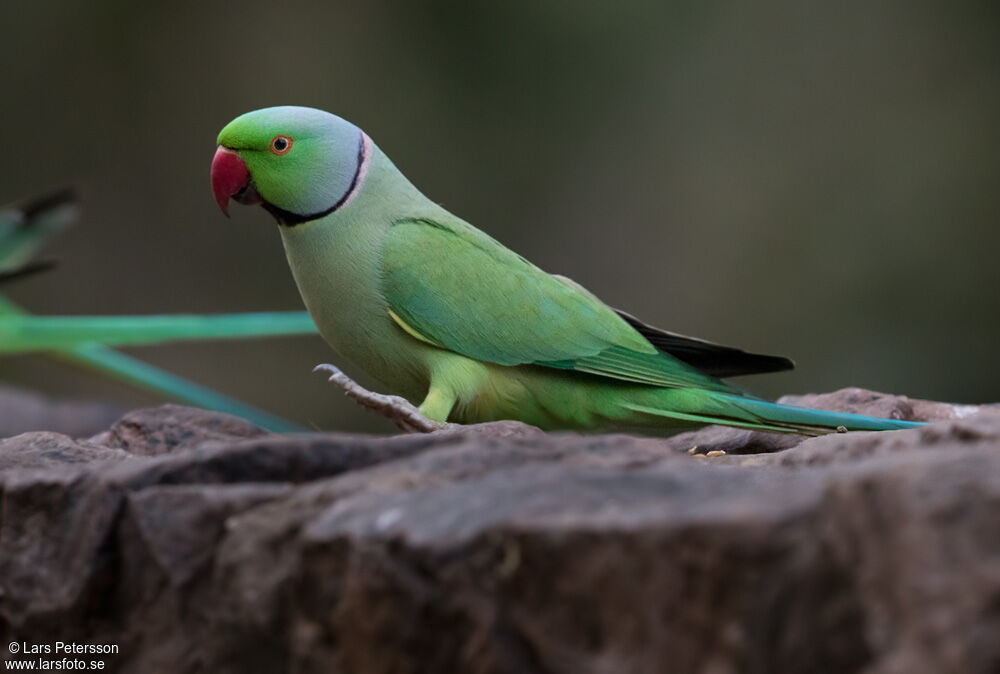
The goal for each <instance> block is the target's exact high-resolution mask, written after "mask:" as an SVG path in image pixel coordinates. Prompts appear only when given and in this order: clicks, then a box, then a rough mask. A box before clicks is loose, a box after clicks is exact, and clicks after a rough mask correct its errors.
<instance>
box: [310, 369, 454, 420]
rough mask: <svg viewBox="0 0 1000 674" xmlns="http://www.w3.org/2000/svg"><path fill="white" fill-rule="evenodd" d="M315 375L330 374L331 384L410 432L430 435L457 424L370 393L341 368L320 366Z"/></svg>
mask: <svg viewBox="0 0 1000 674" xmlns="http://www.w3.org/2000/svg"><path fill="white" fill-rule="evenodd" d="M313 372H326V373H328V374H329V375H330V378H329V380H328V381H332V382H333V383H335V384H337V385H338V386H340V387H341V388H342V389H344V393H345V394H346V395H347V397H348V398H350V399H351V400H353V401H354V402H356V403H358V404H359V405H361V406H362V407H364V408H367V409H369V410H371V411H373V412H376V413H378V414H381V415H382V416H384V417H385V418H387V419H389V420H390V421H392V422H393V423H394V424H396V425H397V426H398V427H399V428H401V429H402V430H404V431H406V432H407V433H431V432H433V431H441V430H444V429H446V428H451V427H452V426H454V424H449V423H442V422H440V421H434V420H432V419H428V418H427V417H425V416H424V415H423V414H421V413H420V410H418V409H417V408H416V407H414V406H413V405H412V404H411V403H410V402H409V401H408V400H406V399H405V398H401V397H399V396H393V395H386V394H384V393H375V392H374V391H369V390H368V389H366V388H364V387H363V386H361V385H360V384H358V383H357V382H356V381H354V380H353V379H351V378H350V377H348V376H347V375H346V374H344V373H343V372H341V371H340V368H338V367H336V366H335V365H330V364H329V363H321V364H319V365H317V366H316V367H314V368H313Z"/></svg>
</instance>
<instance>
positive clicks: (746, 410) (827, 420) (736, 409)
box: [626, 393, 924, 435]
mask: <svg viewBox="0 0 1000 674" xmlns="http://www.w3.org/2000/svg"><path fill="white" fill-rule="evenodd" d="M710 395H711V401H712V403H714V404H710V405H706V411H704V412H700V411H678V410H672V409H665V408H661V407H653V406H650V405H639V404H632V403H630V404H627V405H626V407H628V408H629V409H631V410H632V411H634V412H638V413H640V414H646V415H651V416H655V417H663V418H670V419H676V420H678V421H687V422H695V423H703V424H722V425H725V426H736V427H738V428H749V429H753V430H761V431H772V432H777V433H800V434H802V435H824V434H826V433H834V432H836V431H839V430H848V431H895V430H902V429H906V428H917V427H920V426H923V425H924V424H923V423H921V422H917V421H902V420H899V419H877V418H875V417H866V416H863V415H859V414H847V413H842V412H826V411H822V410H811V409H807V408H804V407H793V406H791V405H782V404H779V403H772V402H768V401H766V400H758V399H755V398H749V397H739V396H730V395H726V394H716V393H712V394H710Z"/></svg>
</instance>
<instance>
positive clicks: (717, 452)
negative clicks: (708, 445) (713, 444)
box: [705, 449, 726, 459]
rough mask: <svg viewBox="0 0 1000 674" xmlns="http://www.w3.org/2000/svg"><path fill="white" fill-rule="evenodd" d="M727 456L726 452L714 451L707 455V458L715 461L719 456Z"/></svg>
mask: <svg viewBox="0 0 1000 674" xmlns="http://www.w3.org/2000/svg"><path fill="white" fill-rule="evenodd" d="M725 455H726V452H725V450H722V449H713V450H712V451H711V452H708V453H707V454H705V456H707V457H708V458H710V459H714V458H715V457H717V456H725Z"/></svg>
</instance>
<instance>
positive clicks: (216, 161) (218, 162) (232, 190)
mask: <svg viewBox="0 0 1000 674" xmlns="http://www.w3.org/2000/svg"><path fill="white" fill-rule="evenodd" d="M249 184H250V171H249V170H248V169H247V165H246V163H245V162H244V161H243V160H242V159H240V156H239V155H238V154H236V152H235V151H234V150H230V149H229V148H228V147H222V146H221V145H220V146H219V149H218V150H216V151H215V157H213V158H212V193H213V194H215V203H217V204H219V208H221V209H222V212H223V213H225V214H226V217H229V200H230V199H232V198H233V197H235V196H236V195H237V194H239V193H240V192H242V191H243V190H245V189H246V188H247V186H248V185H249Z"/></svg>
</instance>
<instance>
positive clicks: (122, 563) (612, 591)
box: [0, 390, 1000, 674]
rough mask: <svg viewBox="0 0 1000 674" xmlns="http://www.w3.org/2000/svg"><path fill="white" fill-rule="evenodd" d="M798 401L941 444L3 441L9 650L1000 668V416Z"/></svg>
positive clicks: (848, 396)
mask: <svg viewBox="0 0 1000 674" xmlns="http://www.w3.org/2000/svg"><path fill="white" fill-rule="evenodd" d="M799 400H802V402H803V403H806V402H808V403H810V404H812V403H815V404H816V405H817V406H820V407H826V408H827V409H835V410H844V411H851V412H858V413H871V412H873V411H874V410H883V411H884V413H885V414H887V415H893V414H899V415H900V417H901V418H916V419H937V420H938V421H936V422H935V423H934V424H932V425H929V426H926V427H923V428H918V429H912V430H905V431H895V432H891V433H846V434H834V435H827V436H823V437H818V438H801V437H798V436H778V437H780V438H781V440H779V441H777V442H776V441H775V440H774V438H773V437H772V436H769V435H767V434H752V433H746V432H742V431H735V432H733V431H725V430H724V429H717V428H707V429H704V430H701V431H697V432H695V433H686V434H683V435H679V436H674V437H673V438H670V439H667V440H661V439H651V438H635V437H630V436H627V435H575V434H570V433H559V434H546V433H542V432H540V431H538V430H537V429H531V428H530V427H524V426H522V425H517V424H509V423H508V424H501V425H495V424H490V425H485V426H484V427H466V428H462V429H458V430H449V431H442V432H439V433H434V434H430V435H408V436H397V437H391V438H376V437H367V436H355V435H342V434H334V433H322V434H321V433H315V434H302V435H293V436H279V435H272V434H267V433H264V432H262V431H259V430H257V429H254V428H253V427H248V426H246V425H245V424H242V422H239V421H238V420H233V419H232V418H226V417H224V415H215V414H212V413H206V412H201V411H198V410H189V409H186V408H179V407H176V406H165V407H162V408H157V409H154V410H139V411H137V412H134V413H131V414H130V415H127V416H126V417H125V418H123V419H122V420H121V421H119V422H117V423H116V424H115V425H114V426H113V427H112V428H111V429H110V430H109V431H108V432H107V433H105V434H102V435H101V436H100V437H99V438H97V439H96V440H98V441H99V442H95V441H86V442H75V441H72V440H70V439H69V438H67V437H65V436H60V435H56V434H52V433H38V434H27V435H22V436H18V437H17V438H12V439H9V440H5V441H0V504H2V506H0V643H3V644H6V643H8V642H10V641H18V642H22V641H23V642H28V643H54V642H55V641H56V640H61V641H80V642H90V643H108V644H116V645H117V646H118V648H119V653H118V654H116V655H104V656H101V657H102V659H103V662H105V663H106V664H105V667H106V671H112V672H159V671H172V672H199V673H200V672H282V671H296V672H328V671H334V672H352V673H357V674H366V673H369V672H403V673H405V672H415V673H416V672H421V673H423V672H430V673H433V672H449V673H451V672H466V671H468V672H482V673H492V672H497V673H501V672H503V673H506V672H518V673H520V672H527V673H531V672H554V673H561V672H566V673H574V674H576V673H591V672H592V673H595V674H596V673H598V672H602V673H603V672H667V671H669V672H737V671H739V672H854V671H865V672H868V673H873V674H874V673H879V674H890V673H893V674H894V673H897V672H898V673H903V672H907V673H909V672H941V671H961V672H991V671H997V670H998V669H1000V609H998V607H1000V410H998V409H997V408H996V407H995V406H992V407H985V408H982V409H976V410H972V409H970V408H965V407H956V406H950V405H945V404H943V403H927V402H924V401H910V400H907V399H905V398H899V397H895V396H883V395H880V394H872V393H869V392H865V391H859V390H846V391H840V392H837V393H834V394H829V395H827V396H818V397H814V398H806V399H799ZM691 443H695V444H697V445H698V446H699V449H698V450H697V452H698V453H699V454H700V456H690V455H688V453H687V450H688V449H690V447H691V446H693V445H692V444H691ZM783 444H784V445H787V446H786V447H785V448H784V449H780V451H778V450H779V448H780V447H781V446H782V445H783ZM709 448H716V449H714V450H713V449H709ZM720 448H726V449H725V451H726V454H725V455H716V454H713V457H715V458H706V456H705V455H704V453H706V452H709V451H713V452H717V451H720ZM750 449H752V450H754V451H758V452H767V453H758V454H754V455H751V456H748V455H741V454H740V452H747V451H748V450H750ZM5 656H7V657H8V658H11V657H13V656H10V655H9V654H5ZM88 659H90V656H88Z"/></svg>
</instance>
